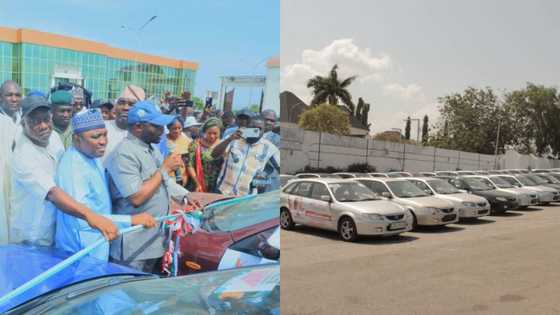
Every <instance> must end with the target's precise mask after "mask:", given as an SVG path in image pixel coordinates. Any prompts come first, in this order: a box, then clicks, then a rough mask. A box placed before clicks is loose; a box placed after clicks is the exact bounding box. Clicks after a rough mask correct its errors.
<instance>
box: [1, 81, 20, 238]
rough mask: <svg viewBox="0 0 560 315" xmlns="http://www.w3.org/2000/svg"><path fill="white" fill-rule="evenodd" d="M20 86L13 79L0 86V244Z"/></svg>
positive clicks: (5, 226) (5, 229) (6, 210)
mask: <svg viewBox="0 0 560 315" xmlns="http://www.w3.org/2000/svg"><path fill="white" fill-rule="evenodd" d="M20 103H21V88H20V87H19V85H18V84H17V83H16V82H14V81H5V82H4V83H3V84H2V85H1V86H0V244H6V243H8V231H9V227H8V222H9V216H10V195H11V189H10V185H11V184H10V165H9V163H10V161H11V156H12V149H13V145H14V139H15V138H16V134H18V132H19V131H20V127H21V125H20V120H21V108H20Z"/></svg>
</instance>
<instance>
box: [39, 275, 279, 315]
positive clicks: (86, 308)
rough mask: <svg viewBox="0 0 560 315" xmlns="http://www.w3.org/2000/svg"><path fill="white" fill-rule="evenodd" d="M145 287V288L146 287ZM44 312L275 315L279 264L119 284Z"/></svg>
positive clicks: (48, 307)
mask: <svg viewBox="0 0 560 315" xmlns="http://www.w3.org/2000/svg"><path fill="white" fill-rule="evenodd" d="M147 288H149V289H147ZM41 308H42V309H43V310H48V311H47V314H60V315H66V314H68V315H70V314H72V315H74V314H94V315H97V314H279V312H280V310H279V309H280V267H279V265H278V264H274V265H265V266H259V267H250V268H240V269H231V270H227V271H220V272H209V273H203V274H197V275H192V276H184V277H177V278H159V279H151V280H143V281H135V282H128V283H122V284H118V285H113V286H108V287H105V288H101V289H98V290H93V291H91V292H88V293H85V294H74V293H73V292H72V291H68V293H67V294H66V296H64V297H61V298H59V299H54V300H51V301H48V302H47V303H45V305H42V306H41Z"/></svg>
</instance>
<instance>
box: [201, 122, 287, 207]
mask: <svg viewBox="0 0 560 315" xmlns="http://www.w3.org/2000/svg"><path fill="white" fill-rule="evenodd" d="M248 128H254V129H253V130H257V133H256V134H253V133H247V132H246V130H244V129H238V130H236V131H235V132H234V133H233V134H232V135H231V136H229V137H228V138H226V139H225V140H223V141H222V142H221V143H220V144H218V145H217V146H216V147H215V148H214V150H213V152H212V157H213V158H219V157H220V156H223V158H224V164H223V166H222V169H221V171H220V174H219V176H218V181H217V186H218V189H219V191H220V192H221V193H222V194H224V195H228V196H242V195H247V194H250V193H252V192H254V189H253V188H256V187H255V186H258V187H262V186H263V185H262V183H259V184H256V185H255V182H254V180H255V179H257V180H259V179H262V178H263V177H264V172H265V168H266V167H267V165H273V168H274V169H278V168H279V165H280V151H279V150H278V148H277V147H276V146H275V145H274V144H272V143H271V142H270V141H268V140H266V139H264V138H263V131H264V119H263V118H262V117H260V116H256V117H253V118H251V120H250V121H249V125H248Z"/></svg>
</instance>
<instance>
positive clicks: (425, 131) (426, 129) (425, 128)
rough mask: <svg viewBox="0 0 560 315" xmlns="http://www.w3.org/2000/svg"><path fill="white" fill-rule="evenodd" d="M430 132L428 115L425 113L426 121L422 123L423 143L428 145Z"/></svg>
mask: <svg viewBox="0 0 560 315" xmlns="http://www.w3.org/2000/svg"><path fill="white" fill-rule="evenodd" d="M428 132H429V127H428V115H424V121H423V123H422V144H423V145H426V144H428V137H429V136H428Z"/></svg>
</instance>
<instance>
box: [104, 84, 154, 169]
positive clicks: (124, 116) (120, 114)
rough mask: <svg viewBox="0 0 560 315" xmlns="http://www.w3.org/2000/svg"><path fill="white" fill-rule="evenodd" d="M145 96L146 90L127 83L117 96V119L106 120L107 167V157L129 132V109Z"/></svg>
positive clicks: (105, 156) (115, 109)
mask: <svg viewBox="0 0 560 315" xmlns="http://www.w3.org/2000/svg"><path fill="white" fill-rule="evenodd" d="M145 98H146V93H145V92H144V90H143V89H142V88H140V87H138V86H136V85H127V86H126V87H125V88H124V90H123V91H122V93H121V95H120V96H119V98H117V101H116V102H115V107H114V108H113V110H114V112H115V119H114V120H108V121H106V122H105V126H106V127H107V150H106V152H105V155H104V156H103V158H102V161H103V163H104V165H105V167H107V165H106V164H105V160H106V159H107V157H108V156H109V155H110V154H111V152H113V150H114V149H115V147H116V146H117V145H118V144H119V143H120V142H121V141H122V140H123V139H124V138H125V137H126V135H127V134H128V131H127V130H128V110H129V109H130V108H131V107H132V106H134V104H135V103H136V102H139V101H143V100H144V99H145Z"/></svg>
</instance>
